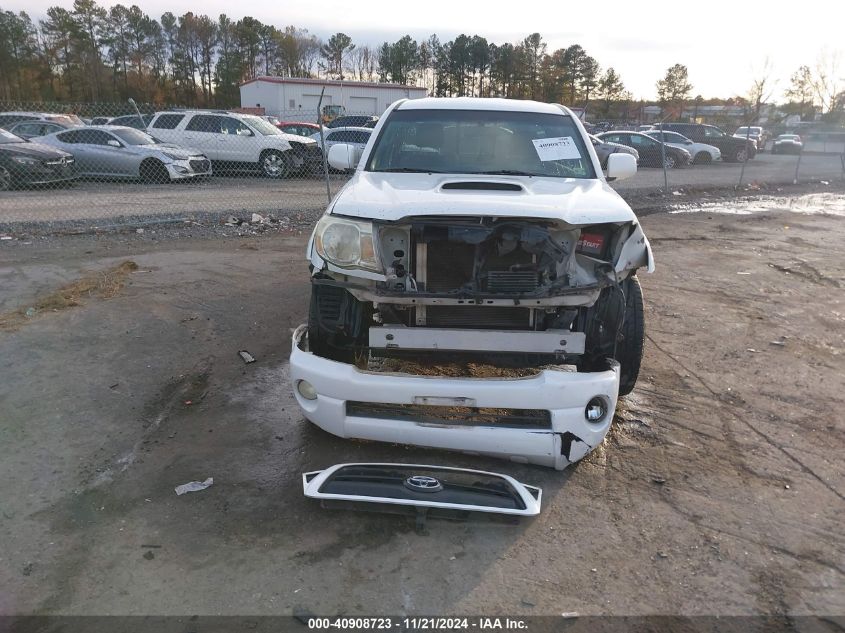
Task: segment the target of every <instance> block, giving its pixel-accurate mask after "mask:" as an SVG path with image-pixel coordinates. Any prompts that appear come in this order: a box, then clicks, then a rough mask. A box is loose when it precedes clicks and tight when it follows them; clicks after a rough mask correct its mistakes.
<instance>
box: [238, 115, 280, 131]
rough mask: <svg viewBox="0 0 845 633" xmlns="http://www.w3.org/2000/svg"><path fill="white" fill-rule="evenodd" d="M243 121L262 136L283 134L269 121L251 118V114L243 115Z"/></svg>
mask: <svg viewBox="0 0 845 633" xmlns="http://www.w3.org/2000/svg"><path fill="white" fill-rule="evenodd" d="M244 121H246V122H247V123H249V124H250V125H251V126H252V127H253V128H254V129H255V130H257V131H258V133H259V134H261V135H263V136H273V135H275V134H282V133H283V132H282V131H281V130H280V129H279V128H277V127H276V126H275V125H273V124H272V123H270V122H269V121H265V120H264V119H262V118H261V117H257V116H253V115H251V114H248V115H244Z"/></svg>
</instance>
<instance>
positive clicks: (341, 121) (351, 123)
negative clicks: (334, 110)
mask: <svg viewBox="0 0 845 633" xmlns="http://www.w3.org/2000/svg"><path fill="white" fill-rule="evenodd" d="M376 123H378V117H377V116H375V115H368V114H345V115H343V116H339V117H337V118H336V119H333V120H331V121H329V122H328V123H326V127H327V128H330V129H334V128H339V127H369V128H374V127H375V126H376Z"/></svg>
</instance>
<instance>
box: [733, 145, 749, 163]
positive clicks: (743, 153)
mask: <svg viewBox="0 0 845 633" xmlns="http://www.w3.org/2000/svg"><path fill="white" fill-rule="evenodd" d="M747 160H748V149H746V148H745V147H741V148H739V149H738V150H736V153H735V154H734V161H735V162H737V163H744V162H745V161H747Z"/></svg>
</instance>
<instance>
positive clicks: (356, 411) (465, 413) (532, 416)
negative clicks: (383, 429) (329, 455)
mask: <svg viewBox="0 0 845 633" xmlns="http://www.w3.org/2000/svg"><path fill="white" fill-rule="evenodd" d="M346 414H347V415H350V416H358V417H366V418H383V419H390V420H403V421H407V422H422V423H425V424H442V425H446V426H496V427H501V428H518V429H550V428H552V417H551V413H549V412H548V411H544V410H542V409H497V408H478V407H444V406H435V405H423V404H387V403H379V402H357V401H349V402H347V403H346Z"/></svg>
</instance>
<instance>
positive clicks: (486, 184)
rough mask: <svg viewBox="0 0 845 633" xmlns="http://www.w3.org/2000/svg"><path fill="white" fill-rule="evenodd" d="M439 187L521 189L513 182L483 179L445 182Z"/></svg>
mask: <svg viewBox="0 0 845 633" xmlns="http://www.w3.org/2000/svg"><path fill="white" fill-rule="evenodd" d="M440 188H441V189H443V190H452V191H523V189H522V185H518V184H516V183H513V182H491V181H485V180H461V181H455V182H447V183H445V184H444V185H443V186H442V187H440Z"/></svg>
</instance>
